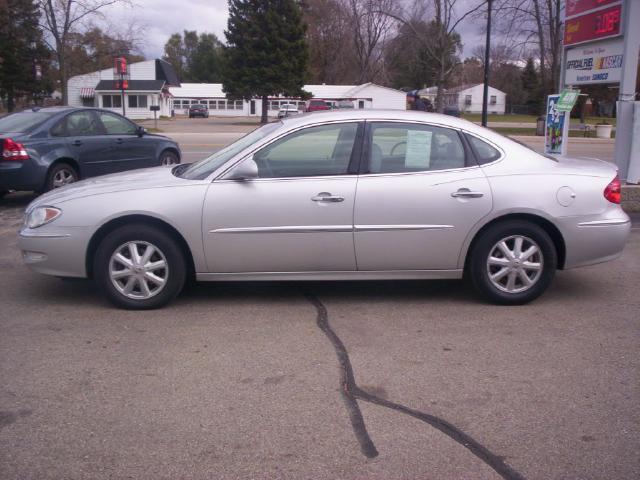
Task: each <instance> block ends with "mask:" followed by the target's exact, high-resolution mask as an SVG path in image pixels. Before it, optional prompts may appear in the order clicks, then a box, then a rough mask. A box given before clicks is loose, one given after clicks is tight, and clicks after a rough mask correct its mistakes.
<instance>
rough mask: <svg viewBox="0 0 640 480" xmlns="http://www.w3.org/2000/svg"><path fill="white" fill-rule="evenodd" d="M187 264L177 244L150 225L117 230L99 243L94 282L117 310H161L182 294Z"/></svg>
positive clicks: (128, 226)
mask: <svg viewBox="0 0 640 480" xmlns="http://www.w3.org/2000/svg"><path fill="white" fill-rule="evenodd" d="M186 271H187V270H186V262H185V259H184V255H183V253H182V251H181V249H180V247H179V245H178V244H177V242H176V241H175V240H174V239H173V238H172V237H171V236H170V235H168V234H166V233H165V232H163V231H162V230H160V229H158V228H156V227H153V226H149V225H126V226H123V227H120V228H118V229H116V230H114V231H113V232H111V233H110V234H108V235H107V236H106V237H105V238H104V240H103V241H102V242H101V243H100V245H99V247H98V250H97V252H96V256H95V259H94V273H95V280H96V282H97V284H98V286H99V287H100V288H101V290H102V291H103V292H104V293H105V294H106V296H107V298H108V299H109V300H110V301H111V302H112V303H114V304H115V305H116V306H118V307H121V308H126V309H132V310H142V309H152V308H158V307H162V306H163V305H166V304H167V303H168V302H170V301H171V300H173V299H174V298H175V297H176V296H177V295H178V294H179V293H180V291H181V290H182V288H183V286H184V283H185V279H186Z"/></svg>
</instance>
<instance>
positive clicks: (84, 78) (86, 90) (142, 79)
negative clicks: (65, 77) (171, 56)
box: [67, 59, 180, 118]
mask: <svg viewBox="0 0 640 480" xmlns="http://www.w3.org/2000/svg"><path fill="white" fill-rule="evenodd" d="M129 74H130V79H129V81H128V88H127V89H126V90H125V98H124V102H125V104H124V106H125V112H126V115H127V117H129V118H153V112H152V111H151V110H150V108H149V107H151V106H152V105H158V106H160V110H159V111H158V112H157V113H158V116H163V115H164V116H170V115H171V109H172V101H171V95H170V93H169V86H171V85H176V86H177V85H180V82H179V81H178V77H177V75H176V74H175V72H174V70H173V67H172V66H171V65H170V64H169V63H167V62H165V61H164V60H160V59H156V60H146V61H144V62H137V63H132V64H130V65H129ZM67 94H68V102H67V103H68V104H69V105H70V106H73V107H82V106H85V107H100V108H106V109H109V110H113V111H115V112H118V113H122V91H121V90H120V89H119V88H117V85H116V82H115V80H114V77H113V69H112V68H109V69H106V70H100V71H97V72H91V73H87V74H84V75H76V76H75V77H71V78H70V79H69V81H68V82H67Z"/></svg>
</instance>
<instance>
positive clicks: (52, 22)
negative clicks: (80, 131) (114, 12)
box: [39, 0, 130, 105]
mask: <svg viewBox="0 0 640 480" xmlns="http://www.w3.org/2000/svg"><path fill="white" fill-rule="evenodd" d="M39 3H40V9H41V10H42V18H43V24H42V28H43V29H44V30H45V31H46V32H48V33H49V35H50V40H51V41H50V42H49V43H50V45H49V46H50V48H51V50H53V53H54V56H55V59H56V61H57V63H58V70H59V72H60V83H61V85H60V88H61V90H62V103H63V104H65V105H66V104H67V100H68V95H67V79H68V76H69V70H68V65H67V55H68V52H69V45H70V41H71V35H72V34H73V33H74V32H77V30H78V29H79V27H80V26H81V25H82V23H83V22H86V21H88V20H90V19H91V18H92V17H96V16H100V15H101V13H102V12H101V10H103V9H104V8H105V7H108V6H110V5H115V4H117V3H126V4H130V2H129V0H40V2H39Z"/></svg>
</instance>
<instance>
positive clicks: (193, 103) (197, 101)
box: [191, 100, 200, 105]
mask: <svg viewBox="0 0 640 480" xmlns="http://www.w3.org/2000/svg"><path fill="white" fill-rule="evenodd" d="M191 105H200V100H191Z"/></svg>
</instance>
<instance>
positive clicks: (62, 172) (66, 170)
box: [44, 162, 80, 192]
mask: <svg viewBox="0 0 640 480" xmlns="http://www.w3.org/2000/svg"><path fill="white" fill-rule="evenodd" d="M62 177H65V178H68V180H67V181H66V183H64V184H60V183H59V182H60V179H61V178H62ZM78 180H80V175H79V174H78V171H77V170H76V169H75V168H74V167H73V165H70V164H68V163H65V162H59V163H56V164H55V165H54V166H53V167H51V168H50V169H49V172H48V173H47V179H46V181H45V184H44V191H45V192H48V191H49V190H53V189H54V188H58V187H62V186H64V185H68V184H69V183H74V182H77V181H78Z"/></svg>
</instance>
